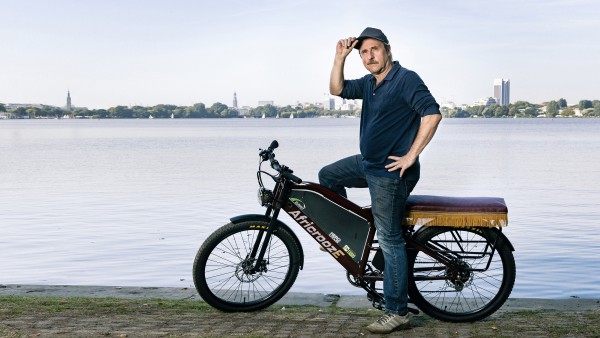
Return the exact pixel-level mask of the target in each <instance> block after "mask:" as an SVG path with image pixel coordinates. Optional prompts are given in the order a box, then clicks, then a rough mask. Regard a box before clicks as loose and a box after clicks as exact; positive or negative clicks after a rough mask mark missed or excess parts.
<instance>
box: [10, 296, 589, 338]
mask: <svg viewBox="0 0 600 338" xmlns="http://www.w3.org/2000/svg"><path fill="white" fill-rule="evenodd" d="M380 314H381V312H380V311H377V310H369V309H351V308H340V307H337V306H335V305H332V306H330V307H317V306H295V305H294V306H287V305H286V306H281V305H277V306H271V307H269V308H267V309H266V310H263V311H259V312H256V313H237V314H225V313H222V312H220V311H217V310H215V309H213V308H212V307H210V306H209V305H207V304H206V303H204V302H202V301H196V300H165V299H122V298H58V297H37V296H36V297H31V296H3V297H0V337H22V336H27V335H30V334H32V332H33V333H34V334H35V332H38V331H35V330H37V329H38V328H39V327H42V326H43V325H45V324H40V325H41V326H40V325H38V326H37V327H38V328H35V329H32V328H31V327H30V325H29V324H28V323H30V322H31V321H36V322H40V323H43V322H45V321H47V320H50V321H51V322H52V323H53V324H52V325H53V326H52V327H53V328H54V329H58V330H60V329H61V328H62V329H64V330H69V327H70V326H69V325H70V323H72V322H76V321H79V320H80V319H81V318H98V319H100V318H103V319H102V320H101V321H99V322H102V323H103V325H105V326H103V327H102V330H106V332H108V333H110V332H113V334H114V333H115V332H118V330H117V329H115V328H114V327H113V326H114V325H116V324H115V323H117V324H118V323H121V324H122V323H128V324H127V325H131V326H132V328H130V330H134V331H133V332H135V330H136V329H135V328H136V327H137V328H139V330H143V328H144V325H145V324H147V323H151V324H156V323H167V324H168V323H172V322H176V323H181V327H179V326H170V327H171V330H174V331H172V332H173V334H174V335H178V334H181V335H186V334H188V333H189V332H196V331H186V330H190V328H191V330H193V329H194V328H197V326H198V325H202V324H203V323H204V324H206V321H211V323H212V324H210V325H217V326H219V323H223V322H227V323H229V322H231V321H232V320H233V321H237V322H236V325H238V326H239V327H240V328H242V329H244V330H246V331H247V332H246V331H245V336H248V337H261V336H264V335H265V333H264V332H263V331H260V330H258V329H259V328H260V326H256V325H255V324H256V321H257V320H258V321H260V322H261V323H263V324H264V323H267V322H269V323H272V324H273V325H272V327H273V328H282V327H285V326H286V325H288V324H287V323H291V324H290V325H292V326H293V325H299V326H300V327H304V326H307V327H308V326H310V325H313V324H314V325H321V326H322V329H323V330H327V328H328V327H330V324H331V322H330V321H333V322H336V321H337V322H344V323H353V322H356V321H359V322H360V323H361V324H360V325H362V326H366V325H367V324H368V323H370V322H371V321H372V320H374V319H375V318H377V317H378V316H379V315H380ZM598 318H600V311H598V309H595V310H587V311H555V310H531V311H508V312H502V313H496V314H494V315H492V316H491V317H489V318H486V319H484V320H481V321H478V322H475V323H445V322H441V321H437V320H435V319H433V318H430V317H428V316H426V315H419V316H417V317H415V318H414V321H413V329H412V332H414V333H415V334H416V335H419V334H423V335H425V336H440V335H441V336H448V337H468V336H470V337H480V336H493V337H516V336H543V337H565V336H572V337H600V321H599V320H598ZM186 322H188V324H186ZM294 323H296V324H294ZM81 325H86V324H85V323H84V324H81ZM136 325H138V326H136ZM177 325H179V324H177ZM186 325H188V326H186ZM207 325H208V324H207ZM210 325H209V326H210ZM360 325H359V326H360ZM253 329H256V330H254V331H253ZM32 330H33V331H32ZM115 330H116V331H115ZM155 330H160V325H159V326H158V328H156V326H155ZM177 330H179V331H177ZM46 332H52V331H46ZM65 332H66V333H67V334H68V332H70V331H65ZM96 332H98V331H96ZM102 332H104V331H102ZM141 332H144V331H141ZM186 332H187V333H186ZM197 332H205V331H197ZM232 332H233V331H232ZM357 332H358V331H357ZM59 333H60V332H59ZM50 334H52V333H50Z"/></svg>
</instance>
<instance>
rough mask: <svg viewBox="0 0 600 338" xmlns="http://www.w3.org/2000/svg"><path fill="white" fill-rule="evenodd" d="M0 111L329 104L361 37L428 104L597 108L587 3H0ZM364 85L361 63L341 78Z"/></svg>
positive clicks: (593, 34)
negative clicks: (6, 106)
mask: <svg viewBox="0 0 600 338" xmlns="http://www.w3.org/2000/svg"><path fill="white" fill-rule="evenodd" d="M0 13H1V15H0V42H1V45H0V46H1V47H0V103H41V104H49V105H55V106H64V105H65V104H66V96H67V91H68V90H69V91H70V93H71V97H72V102H73V105H74V106H80V107H88V108H90V109H99V108H110V107H114V106H117V105H126V106H132V105H142V106H153V105H156V104H175V105H182V106H188V105H193V104H194V103H199V102H201V103H204V104H206V105H207V106H210V105H212V104H213V103H215V102H221V103H224V104H226V105H228V106H232V104H233V93H234V92H236V93H237V98H238V105H239V106H251V107H255V106H256V105H257V103H258V101H274V103H275V104H276V105H288V104H295V103H297V102H320V101H324V100H325V99H326V98H327V97H328V83H329V73H330V71H331V66H332V65H333V56H334V51H335V45H336V43H337V41H338V40H339V39H341V38H346V37H350V36H358V35H360V32H361V31H362V30H363V29H364V28H365V27H368V26H370V27H376V28H380V29H382V30H383V32H384V33H385V34H386V35H387V37H388V39H389V41H390V45H391V47H392V53H393V56H394V59H396V60H398V61H399V62H400V64H401V65H402V66H404V67H406V68H409V69H411V70H414V71H416V72H417V73H418V74H419V75H420V76H421V78H422V79H423V80H424V81H425V83H426V84H427V86H428V87H429V89H430V90H431V92H432V94H433V95H434V96H435V97H436V99H437V100H438V102H445V101H453V102H455V103H457V104H472V103H473V102H474V101H475V100H477V99H480V98H483V97H489V96H492V95H493V80H494V79H495V78H508V79H510V81H511V102H515V101H518V100H524V101H529V102H532V103H541V102H544V101H550V100H558V99H560V98H565V99H566V100H567V103H568V104H569V105H572V104H576V103H578V102H579V100H582V99H589V100H595V99H600V43H598V42H599V41H600V2H599V1H597V0H570V1H567V0H518V1H514V0H502V1H498V0H488V1H479V0H477V1H476V0H453V1H445V0H439V1H438V0H423V1H404V0H370V1H355V0H345V1H336V0H333V1H327V0H320V1H316V0H306V1H304V0H294V1H283V0H257V1H252V0H220V1H214V0H210V1H205V0H200V1H192V0H96V1H93V0H52V1H48V0H0ZM365 74H366V70H365V69H364V67H363V66H362V63H361V62H360V59H359V57H358V54H357V53H356V52H353V53H352V54H350V55H349V56H348V60H347V62H346V69H345V75H346V78H358V77H362V76H363V75H365Z"/></svg>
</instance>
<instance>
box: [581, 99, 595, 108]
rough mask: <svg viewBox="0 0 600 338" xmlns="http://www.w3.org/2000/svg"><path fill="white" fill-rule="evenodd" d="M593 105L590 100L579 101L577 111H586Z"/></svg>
mask: <svg viewBox="0 0 600 338" xmlns="http://www.w3.org/2000/svg"><path fill="white" fill-rule="evenodd" d="M592 107H593V104H592V101H590V100H581V101H579V109H580V110H584V109H588V108H592Z"/></svg>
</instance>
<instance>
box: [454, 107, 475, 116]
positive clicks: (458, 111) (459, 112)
mask: <svg viewBox="0 0 600 338" xmlns="http://www.w3.org/2000/svg"><path fill="white" fill-rule="evenodd" d="M454 117H458V118H464V117H471V114H470V113H469V112H468V111H466V110H462V109H461V108H456V112H455V113H454Z"/></svg>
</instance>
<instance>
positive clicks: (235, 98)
mask: <svg viewBox="0 0 600 338" xmlns="http://www.w3.org/2000/svg"><path fill="white" fill-rule="evenodd" d="M237 107H238V104H237V93H236V92H233V108H237Z"/></svg>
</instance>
